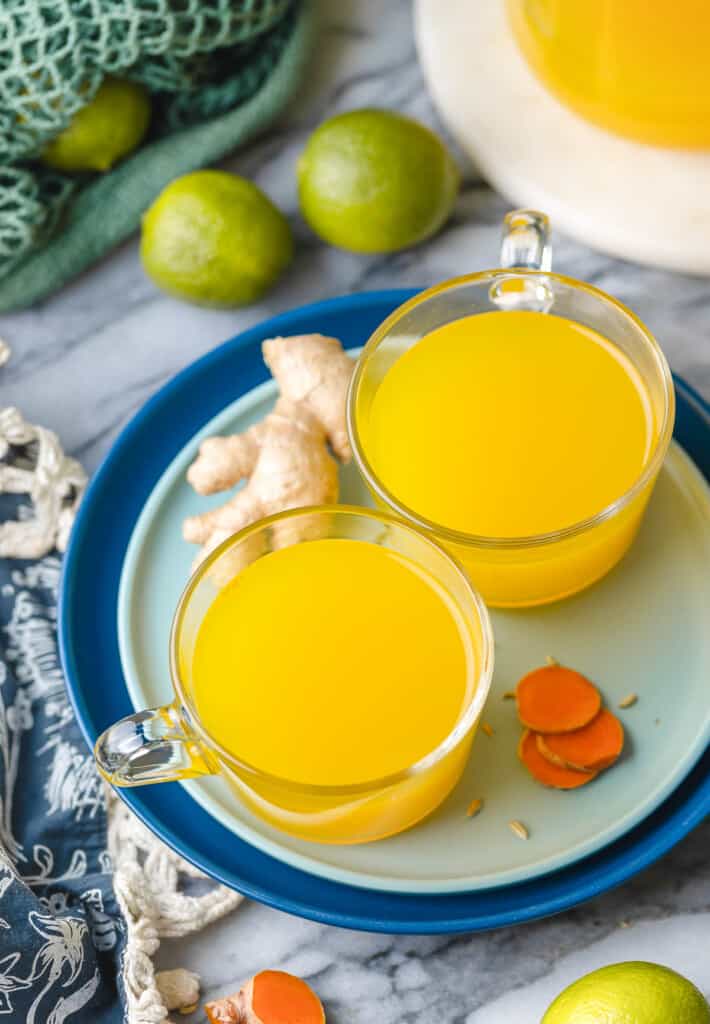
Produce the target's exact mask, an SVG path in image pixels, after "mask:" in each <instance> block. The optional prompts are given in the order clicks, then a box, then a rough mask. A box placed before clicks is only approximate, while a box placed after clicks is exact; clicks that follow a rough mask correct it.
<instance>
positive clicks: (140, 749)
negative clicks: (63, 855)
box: [95, 505, 493, 843]
mask: <svg viewBox="0 0 710 1024" xmlns="http://www.w3.org/2000/svg"><path fill="white" fill-rule="evenodd" d="M324 537H331V538H348V539H354V540H358V541H362V542H363V543H367V544H377V545H380V546H383V547H385V548H389V549H390V550H392V551H394V552H396V553H398V554H400V555H402V556H404V557H406V558H408V559H409V560H410V562H412V563H414V565H415V566H418V567H419V568H421V569H424V570H425V571H426V572H427V574H428V575H429V577H430V578H433V580H434V581H435V582H436V583H437V584H438V585H439V586H440V587H442V588H444V590H445V591H446V593H447V594H448V597H449V598H450V599H451V600H452V601H453V602H454V603H455V605H456V607H457V611H458V621H459V624H460V627H461V628H462V629H465V631H466V645H467V648H468V650H469V652H470V657H469V660H468V673H469V678H468V680H467V684H468V685H467V689H466V700H465V704H464V706H463V708H462V710H461V712H460V715H459V718H458V721H457V722H456V724H455V726H454V728H453V729H452V730H451V732H450V733H449V734H448V736H447V737H446V738H445V739H444V740H443V741H442V742H441V743H440V744H439V745H438V746H437V747H436V748H435V749H434V750H431V751H430V752H429V753H427V754H426V755H425V756H424V757H422V758H420V760H419V761H417V762H416V763H415V764H412V765H409V766H408V767H406V768H404V769H403V770H401V771H399V772H396V773H395V774H392V775H389V776H386V777H384V778H375V779H371V780H370V781H368V782H363V783H358V784H356V785H348V786H342V787H339V786H328V785H305V784H302V783H299V782H294V781H292V780H290V779H288V778H279V777H276V776H274V775H269V774H267V773H265V772H263V771H260V770H259V769H258V768H256V767H254V766H252V765H250V764H247V763H245V762H244V761H242V760H240V758H239V751H238V750H235V751H230V750H226V749H225V748H224V747H222V746H220V744H219V743H218V742H217V741H216V740H215V739H214V738H212V737H211V736H210V734H209V732H208V731H207V730H206V729H205V727H204V725H203V724H202V723H201V721H200V717H199V714H198V712H197V709H196V707H195V702H194V700H193V697H192V695H191V666H192V656H193V653H194V649H195V644H196V641H197V635H198V631H199V627H200V625H201V623H202V621H203V619H204V616H205V614H206V612H207V609H208V608H209V606H210V605H211V603H212V601H213V600H214V599H215V598H216V597H217V595H218V594H219V592H220V591H221V589H222V588H223V587H224V586H225V585H226V584H227V582H229V581H230V580H231V579H233V578H234V577H235V575H237V574H238V572H239V571H241V570H242V569H243V568H245V567H246V566H247V565H250V564H251V563H252V562H254V561H256V560H257V559H258V558H262V557H263V556H264V555H266V554H268V553H269V552H271V551H275V550H277V549H279V548H283V547H286V546H289V545H290V544H298V543H308V541H309V539H316V538H324ZM304 538H305V539H304ZM170 673H171V678H172V686H173V691H174V700H173V701H172V702H171V703H170V704H166V705H165V706H164V707H158V708H149V709H148V710H145V711H138V712H136V714H133V715H129V716H127V717H126V718H123V719H121V721H119V722H117V723H116V724H114V725H112V726H110V727H109V728H108V729H107V730H106V731H105V732H104V733H103V734H102V735H101V736H100V737H99V739H98V740H97V742H96V746H95V757H96V761H97V764H98V767H99V769H100V771H101V773H102V775H103V776H104V777H105V778H106V779H107V780H108V781H109V782H110V783H111V784H112V785H114V786H119V787H123V786H139V785H144V784H146V783H156V782H170V781H174V780H177V779H190V778H195V777H197V776H200V775H208V774H215V775H220V776H222V777H223V778H224V779H225V780H226V781H227V782H228V783H229V784H230V786H231V787H232V788H233V789H234V790H235V791H236V792H237V794H238V795H239V797H240V798H241V800H242V801H243V802H244V804H246V806H247V807H248V808H249V809H250V810H252V811H253V812H254V813H255V814H256V815H258V816H259V817H260V818H263V819H264V820H265V821H267V822H269V824H271V825H274V826H275V827H276V828H280V829H282V830H284V831H285V832H288V833H289V834H291V835H295V836H298V837H299V838H301V839H308V840H313V841H316V842H322V843H361V842H368V841H371V840H375V839H380V838H383V837H385V836H388V835H393V834H395V833H397V832H401V831H403V830H404V829H407V828H409V827H410V826H412V825H414V824H415V823H416V822H418V821H420V820H421V819H422V818H424V817H426V816H427V815H429V814H430V813H431V812H432V811H433V810H435V808H436V807H437V806H438V805H439V804H440V803H441V802H442V801H443V800H444V799H445V797H446V796H448V794H449V793H450V791H451V790H452V788H453V787H454V785H455V784H456V783H457V782H458V780H459V778H460V776H461V773H462V771H463V769H464V766H465V764H466V761H467V760H468V756H469V753H470V749H471V743H472V741H473V737H474V734H475V731H476V726H477V723H478V720H479V718H480V715H481V712H482V710H483V705H484V703H485V700H486V697H487V696H488V691H489V688H490V683H491V676H492V673H493V635H492V631H491V625H490V620H489V617H488V612H487V611H486V607H485V605H484V604H483V601H482V600H481V598H480V597H479V596H478V594H477V593H476V592H475V590H474V589H473V587H472V586H471V583H470V582H469V580H468V578H467V576H466V574H465V573H464V572H463V570H462V569H461V567H460V566H459V565H457V563H456V562H455V561H454V559H452V558H451V557H450V555H449V554H448V553H447V552H446V551H444V550H443V549H442V548H440V547H439V546H438V545H437V544H436V543H434V542H432V540H431V539H430V538H428V537H427V536H425V535H423V534H421V533H419V532H418V531H416V530H415V529H413V528H411V527H410V526H408V525H407V524H405V523H403V522H401V521H400V520H397V519H395V518H394V517H392V516H389V515H387V514H383V513H380V512H375V511H370V510H367V509H360V508H352V507H349V506H337V505H336V506H331V507H318V508H308V509H299V510H296V511H289V512H281V513H278V514H277V515H274V516H270V517H268V518H266V519H263V520H261V521H260V522H258V523H256V524H255V525H253V526H250V527H247V528H246V529H245V530H242V531H241V532H240V533H237V534H235V535H234V536H233V537H230V538H229V539H228V540H226V541H225V542H224V543H223V544H222V545H221V546H220V547H219V548H217V549H216V550H215V551H214V552H213V553H212V554H211V555H210V556H209V557H208V558H207V559H205V561H204V562H203V563H202V564H201V565H200V566H199V567H198V568H197V570H196V572H195V573H194V575H193V576H192V578H191V579H190V581H189V582H188V584H187V587H186V589H185V591H184V592H183V594H182V596H181V598H180V601H179V602H178V606H177V609H176V611H175V615H174V618H173V624H172V630H171V636H170ZM333 685H334V687H337V685H338V678H337V673H334V679H333Z"/></svg>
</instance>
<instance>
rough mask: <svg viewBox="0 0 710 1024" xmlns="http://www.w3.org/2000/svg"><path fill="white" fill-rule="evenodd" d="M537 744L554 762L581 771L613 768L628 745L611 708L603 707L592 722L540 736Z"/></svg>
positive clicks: (620, 725) (621, 727)
mask: <svg viewBox="0 0 710 1024" xmlns="http://www.w3.org/2000/svg"><path fill="white" fill-rule="evenodd" d="M537 748H538V750H539V751H540V753H541V754H542V756H543V757H546V758H547V760H548V761H551V762H552V764H556V765H560V766H561V767H563V768H572V769H576V770H577V771H601V770H602V769H604V768H609V767H610V766H611V765H612V764H613V763H614V761H616V759H617V758H618V757H619V755H620V753H621V751H622V750H623V748H624V728H623V726H622V724H621V722H620V721H619V719H618V718H617V717H616V715H614V714H612V712H611V711H608V710H607V709H606V708H602V709H601V711H600V712H599V714H598V715H597V716H596V717H595V718H593V719H592V720H591V722H590V723H589V724H588V725H585V726H583V727H582V728H581V729H575V730H574V731H573V732H563V733H554V734H547V735H545V734H544V733H540V734H539V735H538V737H537Z"/></svg>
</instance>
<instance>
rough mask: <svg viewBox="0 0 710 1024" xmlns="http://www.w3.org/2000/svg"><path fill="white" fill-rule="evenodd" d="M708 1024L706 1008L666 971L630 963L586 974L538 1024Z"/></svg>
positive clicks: (697, 994) (698, 996)
mask: <svg viewBox="0 0 710 1024" xmlns="http://www.w3.org/2000/svg"><path fill="white" fill-rule="evenodd" d="M602 1022H603V1024H710V1006H709V1005H708V1002H707V1000H706V999H705V997H704V996H703V995H702V994H701V993H700V992H699V991H698V990H697V988H696V987H695V985H693V984H692V982H690V981H688V979H687V978H684V977H683V976H682V975H681V974H677V973H676V972H675V971H672V970H671V969H670V968H669V967H662V966H661V965H660V964H649V963H643V962H642V961H630V962H628V963H622V964H611V965H610V966H609V967H602V968H601V969H600V970H598V971H592V973H591V974H586V975H585V976H584V977H583V978H580V979H579V981H575V982H574V983H573V984H572V985H570V986H569V988H566V989H565V990H564V992H562V993H561V994H560V995H559V996H558V997H557V999H555V1001H554V1003H553V1004H552V1005H551V1006H550V1008H549V1009H548V1011H547V1013H546V1014H545V1016H544V1017H543V1019H542V1024H602Z"/></svg>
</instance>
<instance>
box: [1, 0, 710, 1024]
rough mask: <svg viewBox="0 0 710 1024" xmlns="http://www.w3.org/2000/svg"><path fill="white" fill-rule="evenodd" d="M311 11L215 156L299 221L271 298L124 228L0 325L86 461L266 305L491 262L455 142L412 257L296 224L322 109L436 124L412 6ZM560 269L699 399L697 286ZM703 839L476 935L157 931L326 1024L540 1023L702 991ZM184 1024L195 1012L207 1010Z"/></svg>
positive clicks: (209, 977)
mask: <svg viewBox="0 0 710 1024" xmlns="http://www.w3.org/2000/svg"><path fill="white" fill-rule="evenodd" d="M321 8H322V21H323V27H322V41H321V45H320V46H319V49H318V53H317V56H316V58H315V59H314V60H313V63H312V67H311V69H310V72H309V80H308V82H307V84H306V87H305V88H304V90H303V92H302V94H301V95H300V96H299V97H298V98H297V100H296V101H295V102H294V103H293V105H292V107H291V110H290V111H289V113H288V115H287V116H285V117H284V118H283V119H282V122H281V124H280V125H279V126H278V127H277V128H276V129H275V130H273V131H272V132H271V133H270V134H269V135H268V136H267V137H266V138H264V139H263V140H261V141H259V142H257V143H255V144H254V145H252V146H250V147H249V148H248V149H247V150H246V151H244V152H242V153H240V154H238V155H237V156H235V157H234V158H232V159H231V160H229V161H227V163H226V166H228V167H230V168H231V169H233V170H235V171H238V172H239V173H242V174H245V175H247V176H249V177H251V178H253V179H254V180H255V181H256V182H257V183H258V184H259V185H260V186H261V187H262V188H264V189H265V190H266V191H267V192H268V193H269V194H270V195H271V196H272V197H273V198H274V199H275V201H276V202H277V203H278V204H279V205H280V206H281V207H282V208H283V209H284V210H285V211H286V212H287V214H288V215H289V217H290V219H291V221H292V223H293V226H294V230H295V232H296V235H297V238H298V243H299V244H298V253H297V257H296V262H295V265H294V267H293V268H292V269H291V271H290V272H289V273H288V274H287V275H286V276H285V277H284V279H283V281H282V282H281V283H280V285H279V286H278V287H277V288H276V289H275V290H274V291H273V292H271V293H270V294H269V295H268V296H267V297H266V298H265V299H264V300H263V301H262V302H261V303H260V304H258V305H256V306H252V307H251V308H249V309H245V310H236V311H226V312H223V311H214V310H206V309H199V308H196V307H192V306H187V305H184V304H181V303H179V302H177V301H175V300H173V299H171V298H169V297H167V296H164V295H162V294H161V293H159V292H158V291H157V290H156V289H155V288H154V287H153V286H152V284H151V283H150V282H149V281H148V280H147V278H146V277H145V276H144V275H143V273H142V271H141V268H140V263H139V260H138V251H137V242H136V240H135V239H133V240H131V241H129V242H128V243H126V244H125V245H124V246H122V247H121V248H120V249H119V250H118V251H116V252H114V253H113V254H112V255H111V256H110V257H109V258H108V259H106V260H105V261H104V262H103V263H102V264H101V265H100V266H98V267H95V268H94V269H93V270H91V271H90V272H89V273H87V274H85V275H84V276H83V277H82V278H81V279H80V280H78V281H77V282H75V283H74V284H73V285H71V286H70V287H68V288H66V289H65V290H64V291H63V292H62V293H61V294H59V295H57V296H55V297H54V298H52V299H50V300H48V301H46V302H43V303H41V304H39V305H38V306H36V307H35V308H33V309H31V310H28V311H25V312H22V313H16V314H13V315H8V316H4V317H2V318H1V319H0V335H2V337H3V338H5V339H6V340H7V341H8V342H9V343H10V344H11V346H12V348H13V358H12V360H11V362H10V363H9V364H8V366H7V367H6V368H5V369H4V370H3V371H0V404H2V405H5V404H13V405H17V406H19V407H20V408H21V409H22V411H23V413H24V414H25V416H26V417H27V418H28V419H30V420H31V421H36V422H40V423H43V424H45V425H46V426H49V427H51V428H52V429H54V430H56V431H57V432H58V433H59V434H60V436H61V438H62V440H63V442H64V444H65V446H66V448H67V449H68V451H69V452H71V454H73V455H76V456H77V457H79V458H80V459H81V460H82V461H83V463H84V465H85V466H86V468H87V469H88V470H89V471H92V470H94V469H95V468H96V466H97V464H98V463H99V461H100V460H101V458H102V457H103V456H104V454H105V453H106V451H107V449H108V447H109V445H110V444H111V442H112V440H113V439H114V437H115V436H116V433H117V432H118V431H119V430H120V428H121V427H122V426H123V425H124V424H125V423H126V421H127V420H128V419H129V418H130V416H131V415H132V414H133V413H134V412H135V411H136V409H138V408H139V407H140V405H141V404H142V403H143V402H144V401H145V400H146V398H148V396H149V395H150V394H152V393H153V392H154V391H155V389H156V388H158V387H159V386H160V385H161V384H162V383H163V382H164V381H166V380H167V379H168V378H169V377H170V376H172V375H173V374H174V373H175V372H176V371H178V370H179V369H181V368H182V367H183V366H185V365H186V364H187V363H188V362H190V361H192V360H193V359H195V358H196V357H197V356H199V355H201V354H202V353H203V352H206V351H207V350H209V349H211V348H212V347H214V346H215V345H216V344H218V343H219V342H220V341H222V340H224V339H225V338H227V337H230V336H231V335H233V334H235V333H237V332H239V331H241V330H243V329H244V328H246V327H249V326H250V325H252V324H255V323H257V322H258V321H260V320H262V319H263V318H265V317H268V316H272V315H274V314H276V313H279V312H282V311H283V310H286V309H289V308H292V307H294V306H296V305H300V304H302V303H305V302H312V301H316V300H318V299H321V298H326V297H330V296H332V295H337V294H342V293H346V292H357V291H361V290H365V289H373V288H392V287H397V286H405V285H425V284H429V283H433V282H434V281H436V280H441V279H444V278H446V277H450V276H452V275H454V274H460V273H463V272H465V271H467V270H477V269H481V268H483V267H485V266H490V265H494V264H495V263H496V262H497V251H498V240H499V233H500V220H501V217H502V214H503V213H504V211H505V209H506V204H505V203H504V201H503V200H502V199H501V198H499V197H498V196H496V195H495V194H494V193H493V192H491V190H490V189H489V188H488V187H487V186H486V185H485V183H484V182H483V181H482V180H481V178H480V176H479V175H478V174H477V172H476V169H475V168H474V167H472V166H471V165H470V163H468V162H466V161H465V160H464V159H463V157H461V155H460V154H459V157H460V159H461V165H462V171H463V186H462V190H461V196H460V199H459V202H458V204H457V207H456V211H455V214H454V216H453V218H452V220H451V222H450V224H449V225H448V226H447V228H446V230H444V231H443V232H442V233H441V234H440V235H439V236H438V237H437V238H435V239H434V240H432V241H431V242H429V243H427V244H425V245H423V246H420V247H419V248H417V249H415V250H413V251H411V252H406V253H402V254H398V255H394V256H387V257H380V256H377V257H362V256H356V255H353V254H351V253H346V252H340V251H336V250H334V249H330V248H328V247H327V246H325V245H324V244H322V243H321V242H319V241H318V240H316V239H314V238H313V236H312V235H311V234H310V233H309V231H308V230H307V228H306V227H305V225H304V224H303V223H302V221H301V220H300V219H299V216H298V209H297V200H296V187H295V163H296V160H297V157H298V154H299V152H300V150H301V148H302V146H303V143H304V141H305V139H306V137H307V135H308V133H309V132H310V131H311V130H312V128H313V127H314V126H315V125H316V124H317V123H318V122H319V121H320V120H321V119H322V118H323V117H325V116H328V115H330V114H333V113H336V112H338V111H342V110H347V109H350V108H353V107H358V106H366V105H368V106H387V107H390V108H392V107H394V108H397V109H399V110H401V111H403V112H406V113H409V114H412V115H414V116H416V117H418V118H420V119H422V120H423V121H425V122H426V123H428V124H431V125H432V126H434V127H435V128H436V129H437V130H439V131H443V129H442V127H441V125H440V124H439V123H438V121H437V118H436V114H435V111H434V109H433V106H432V104H431V101H430V99H429V97H428V95H427V91H426V87H425V85H424V82H423V79H422V77H421V74H420V71H419V68H418V65H417V59H416V53H415V49H414V42H413V34H412V24H411V17H412V12H411V6H410V2H409V0H390V2H388V3H387V4H383V3H378V2H377V0H340V2H339V3H329V2H328V0H321ZM472 59H475V54H472ZM662 201H663V198H662V197H659V202H662ZM554 265H555V266H556V267H557V268H558V269H561V270H563V271H564V272H566V273H568V274H571V275H573V276H576V277H579V278H582V279H585V280H587V281H591V282H593V283H594V284H596V285H597V286H599V287H601V288H603V289H605V290H607V291H609V292H611V293H612V294H614V295H616V296H618V297H619V298H620V299H622V300H623V301H624V302H627V303H628V304H629V305H630V306H632V307H633V308H634V310H635V311H636V312H637V313H638V314H639V315H640V316H641V317H642V318H643V319H644V320H645V321H646V322H647V324H648V325H649V327H650V328H651V329H652V330H653V331H654V332H655V333H656V335H657V336H658V338H659V340H660V342H661V344H662V345H663V347H664V349H665V351H666V353H667V354H668V357H669V360H670V362H671V364H672V366H673V368H674V369H675V370H676V371H677V372H679V373H681V374H682V375H683V376H685V377H686V378H687V379H688V380H689V381H690V382H691V383H692V384H693V385H694V386H695V387H696V388H698V390H699V391H701V392H702V393H703V394H704V395H705V396H706V397H710V337H709V335H710V286H709V285H708V282H707V280H705V279H701V278H693V277H686V276H680V275H677V274H672V273H665V272H662V271H659V270H652V269H648V268H639V267H637V266H634V265H632V264H629V263H625V262H622V261H620V260H614V259H610V258H609V257H607V256H605V255H604V254H601V253H599V252H594V251H592V250H590V249H587V248H585V247H584V246H582V245H579V244H577V243H575V242H572V241H570V240H569V239H566V238H564V237H560V236H555V238H554ZM363 340H364V339H363ZM709 845H710V823H706V824H705V825H704V826H701V827H700V828H698V829H697V830H696V831H695V832H694V833H693V834H692V835H690V836H689V837H688V838H687V839H686V840H685V841H684V842H682V843H681V844H680V845H679V846H678V847H677V848H676V849H675V850H674V851H673V852H672V853H671V854H669V855H668V856H666V857H665V858H663V859H662V860H661V861H660V862H659V863H658V864H656V865H655V866H654V867H652V868H650V869H649V870H647V871H645V872H643V873H642V874H641V875H640V876H638V877H637V878H635V879H634V880H633V881H632V882H630V883H628V884H626V885H625V886H623V887H621V888H619V889H617V890H615V891H613V892H610V893H608V894H606V895H605V896H603V897H601V898H600V899H597V900H594V901H592V902H591V903H587V904H585V905H584V906H581V907H579V908H577V909H576V910H574V911H571V912H569V913H566V914H562V915H559V916H557V917H555V918H552V919H549V920H546V921H541V922H537V923H533V924H528V925H524V926H520V927H512V928H507V929H504V930H502V931H498V932H494V933H489V934H485V935H474V936H458V937H451V936H446V937H391V936H386V935H367V934H358V933H354V932H348V931H344V930H340V929H336V928H330V927H326V926H322V925H318V924H314V923H312V922H307V921H302V920H299V919H297V918H293V917H288V916H287V915H285V914H281V913H279V912H277V911H274V910H270V909H268V908H266V907H261V906H258V905H256V904H249V905H245V906H244V907H243V908H241V909H240V910H238V911H237V912H236V913H235V914H233V915H232V916H231V917H230V918H228V919H226V920H223V921H221V922H219V923H217V924H215V925H213V926H211V927H210V928H209V929H207V930H206V931H205V932H203V933H201V934H200V935H198V936H196V937H194V938H192V939H188V940H180V941H179V942H178V941H171V942H166V943H164V945H163V948H162V950H161V952H160V955H159V956H160V961H161V964H162V966H170V965H173V964H178V963H180V964H184V965H185V966H188V967H192V968H193V969H195V970H197V971H199V972H200V973H201V975H202V978H203V984H204V991H205V996H206V997H211V996H216V995H219V994H223V993H224V992H226V991H229V990H231V989H233V988H235V987H236V986H237V985H238V983H239V982H240V981H241V980H242V979H244V978H245V977H248V976H249V975H250V974H252V973H253V972H254V971H256V970H259V969H260V968H263V967H267V966H275V967H282V968H285V969H287V970H292V971H295V972H298V973H300V974H303V975H304V976H305V977H307V978H309V979H310V980H311V981H312V982H313V984H314V985H315V986H316V988H317V989H318V991H319V992H320V994H321V995H322V997H323V999H324V1002H325V1004H326V1008H327V1011H328V1016H329V1020H330V1022H331V1024H371V1022H373V1021H377V1024H409V1022H414V1021H417V1024H435V1022H436V1024H441V1022H448V1024H459V1022H461V1024H464V1022H465V1024H479V1022H480V1024H497V1022H498V1021H500V1022H501V1024H503V1022H504V1021H505V1022H506V1024H507V1021H511V1020H513V1021H516V1022H519V1024H535V1022H537V1021H539V1018H540V1015H541V1013H542V1010H543V1008H544V1006H546V1005H547V1003H548V1002H549V1000H550V999H551V998H552V996H553V995H554V994H555V993H556V992H557V991H558V990H559V989H560V988H562V987H564V985H565V984H566V983H567V982H568V981H570V980H572V978H573V977H576V976H577V975H579V974H581V973H583V972H584V971H586V970H590V969H592V968H593V967H595V966H598V965H600V964H601V963H603V962H609V961H613V960H620V959H634V958H646V959H655V960H659V961H663V962H666V963H669V964H671V965H672V966H676V967H677V968H679V969H681V970H683V971H685V972H686V973H688V974H689V975H690V976H691V977H692V978H693V979H694V980H695V981H696V983H697V984H699V985H700V987H701V988H703V989H704V990H705V991H706V992H707V993H708V994H710V959H709V958H708V957H707V955H706V953H707V947H708V938H709V937H710V861H709V860H708V857H707V850H708V848H709ZM181 1019H185V1020H186V1021H187V1022H188V1024H192V1022H198V1021H200V1022H201V1021H204V1019H205V1018H204V1015H203V1014H202V1013H201V1012H200V1011H198V1012H196V1013H195V1014H193V1015H191V1016H189V1017H186V1018H181Z"/></svg>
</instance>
